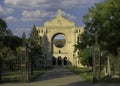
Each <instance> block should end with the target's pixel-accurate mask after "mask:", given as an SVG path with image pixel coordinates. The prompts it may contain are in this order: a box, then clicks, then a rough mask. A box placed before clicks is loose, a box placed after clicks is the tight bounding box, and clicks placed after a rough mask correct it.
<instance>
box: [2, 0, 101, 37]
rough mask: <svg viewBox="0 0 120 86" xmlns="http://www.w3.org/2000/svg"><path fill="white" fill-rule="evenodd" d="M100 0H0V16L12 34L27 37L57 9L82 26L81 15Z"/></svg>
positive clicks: (52, 15)
mask: <svg viewBox="0 0 120 86" xmlns="http://www.w3.org/2000/svg"><path fill="white" fill-rule="evenodd" d="M101 1H102V0H0V18H2V19H4V20H5V21H6V22H7V25H8V29H10V30H12V32H13V34H14V35H17V36H21V35H22V34H23V32H25V33H26V35H27V37H28V36H29V33H30V32H31V29H32V27H33V26H34V25H36V26H43V24H44V22H45V21H48V20H50V19H52V18H53V17H55V16H56V13H57V10H58V9H61V10H62V15H63V16H64V17H66V18H67V19H69V20H71V21H74V22H75V24H76V26H84V23H83V15H85V14H86V13H88V8H90V7H92V6H94V4H95V3H99V2H101Z"/></svg>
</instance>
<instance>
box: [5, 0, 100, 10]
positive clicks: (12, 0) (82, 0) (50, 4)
mask: <svg viewBox="0 0 120 86" xmlns="http://www.w3.org/2000/svg"><path fill="white" fill-rule="evenodd" d="M98 1H100V0H4V3H5V4H6V5H9V6H12V7H19V8H23V9H35V8H39V9H52V8H54V9H55V8H63V9H70V8H81V7H85V6H86V5H91V4H94V3H96V2H98Z"/></svg>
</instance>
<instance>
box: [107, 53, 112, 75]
mask: <svg viewBox="0 0 120 86" xmlns="http://www.w3.org/2000/svg"><path fill="white" fill-rule="evenodd" d="M107 74H108V75H110V74H111V68H110V57H109V55H108V57H107Z"/></svg>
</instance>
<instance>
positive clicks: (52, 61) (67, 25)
mask: <svg viewBox="0 0 120 86" xmlns="http://www.w3.org/2000/svg"><path fill="white" fill-rule="evenodd" d="M83 28H84V27H77V26H75V23H74V22H72V21H70V20H68V19H66V18H65V17H63V16H62V12H61V10H60V9H59V10H58V13H57V16H56V17H55V18H53V19H51V20H49V21H47V22H45V23H44V26H43V27H39V26H36V29H37V31H38V34H39V36H40V38H41V40H42V41H41V44H42V49H43V55H44V57H45V62H44V65H45V66H49V65H73V66H79V67H80V66H82V65H81V63H80V61H79V59H78V53H79V52H78V51H76V52H75V47H74V45H75V44H76V43H77V39H78V36H79V35H81V34H82V33H83V31H84V29H83ZM57 35H62V36H64V38H65V40H66V43H65V46H64V47H62V48H58V47H56V46H55V45H54V44H53V39H54V37H55V36H57Z"/></svg>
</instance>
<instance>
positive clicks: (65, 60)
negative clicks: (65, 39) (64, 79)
mask: <svg viewBox="0 0 120 86" xmlns="http://www.w3.org/2000/svg"><path fill="white" fill-rule="evenodd" d="M63 63H64V65H67V57H64V58H63Z"/></svg>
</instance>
